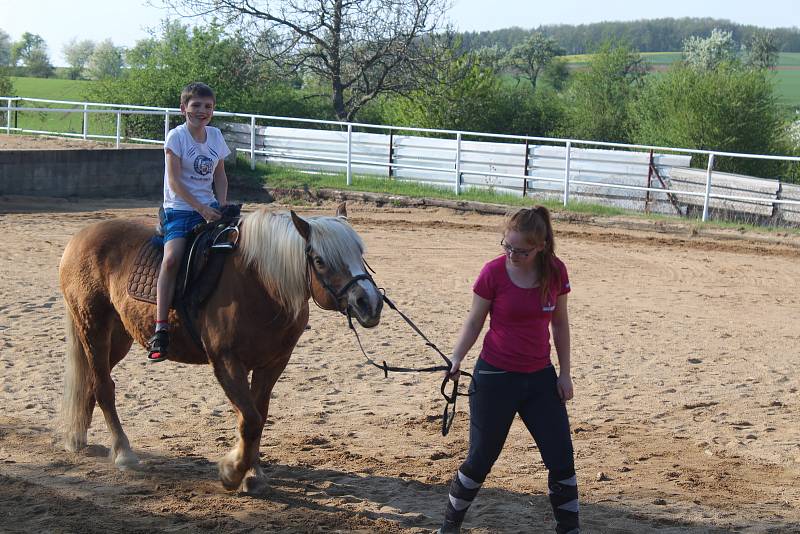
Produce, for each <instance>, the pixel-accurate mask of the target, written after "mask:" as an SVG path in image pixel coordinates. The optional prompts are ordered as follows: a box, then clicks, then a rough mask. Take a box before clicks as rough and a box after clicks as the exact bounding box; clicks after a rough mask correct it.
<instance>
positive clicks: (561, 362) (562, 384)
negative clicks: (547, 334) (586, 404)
mask: <svg viewBox="0 0 800 534" xmlns="http://www.w3.org/2000/svg"><path fill="white" fill-rule="evenodd" d="M550 328H551V330H552V331H553V344H554V345H555V346H556V354H557V355H558V383H557V385H558V394H559V396H560V397H561V400H563V401H568V400H570V399H571V398H572V397H573V395H574V391H573V387H572V377H571V375H570V372H571V369H570V339H569V314H568V313H567V295H566V294H564V295H559V297H558V300H556V309H555V311H554V312H553V319H552V322H551V324H550Z"/></svg>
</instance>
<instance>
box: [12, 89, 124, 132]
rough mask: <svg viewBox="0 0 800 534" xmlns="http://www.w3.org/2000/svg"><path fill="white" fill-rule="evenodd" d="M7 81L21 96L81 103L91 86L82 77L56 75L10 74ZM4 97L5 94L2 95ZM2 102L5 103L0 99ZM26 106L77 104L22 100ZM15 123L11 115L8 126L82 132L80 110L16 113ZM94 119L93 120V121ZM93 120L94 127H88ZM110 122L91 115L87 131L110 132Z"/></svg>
mask: <svg viewBox="0 0 800 534" xmlns="http://www.w3.org/2000/svg"><path fill="white" fill-rule="evenodd" d="M11 83H13V84H14V92H15V93H16V94H17V95H19V96H23V97H28V98H43V99H47V100H69V101H73V102H82V101H85V100H86V96H85V95H86V91H87V89H88V88H89V87H90V86H91V84H92V83H94V82H90V81H85V80H62V79H57V78H19V77H12V78H11ZM3 96H5V95H3ZM3 105H5V102H3ZM26 105H28V106H35V107H38V108H59V109H64V108H66V109H72V108H75V109H79V108H80V106H69V105H65V104H47V103H43V102H34V103H30V102H29V103H26ZM15 115H16V123H15V122H14V120H15V119H14V116H12V119H11V120H12V127H17V128H24V129H26V130H48V131H57V132H64V133H82V132H83V114H82V113H58V114H56V113H50V112H44V111H38V112H27V113H25V112H17V113H16V114H15ZM93 119H94V120H93ZM92 122H94V123H95V124H94V127H92V126H93V125H92ZM112 122H113V120H111V119H110V118H109V117H103V118H100V119H99V118H95V117H94V116H90V120H89V132H90V133H102V134H108V133H112V132H111V131H109V127H110V124H111V123H112Z"/></svg>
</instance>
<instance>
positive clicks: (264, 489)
mask: <svg viewBox="0 0 800 534" xmlns="http://www.w3.org/2000/svg"><path fill="white" fill-rule="evenodd" d="M239 489H240V491H242V492H243V493H246V494H248V495H262V496H263V495H267V494H268V493H270V492H271V490H272V488H271V487H270V485H269V481H268V480H267V477H263V476H246V477H244V480H243V481H242V486H241V488H239Z"/></svg>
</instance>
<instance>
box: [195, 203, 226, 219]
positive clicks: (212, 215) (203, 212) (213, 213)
mask: <svg viewBox="0 0 800 534" xmlns="http://www.w3.org/2000/svg"><path fill="white" fill-rule="evenodd" d="M197 213H199V214H200V216H201V217H203V219H205V220H206V222H214V221H217V220H219V219H220V218H221V217H222V214H221V213H220V212H219V211H217V210H215V209H214V208H212V207H211V206H203V207H202V208H201V209H199V210H197Z"/></svg>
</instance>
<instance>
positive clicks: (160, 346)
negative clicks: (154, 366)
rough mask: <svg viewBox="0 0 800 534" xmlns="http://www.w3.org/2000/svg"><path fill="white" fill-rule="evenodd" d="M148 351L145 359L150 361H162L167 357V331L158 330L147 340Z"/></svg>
mask: <svg viewBox="0 0 800 534" xmlns="http://www.w3.org/2000/svg"><path fill="white" fill-rule="evenodd" d="M147 344H148V347H149V353H148V354H147V361H148V362H150V363H158V362H163V361H164V360H166V359H167V347H169V332H168V331H166V330H159V331H158V332H156V333H155V334H153V337H151V338H150V341H148V343H147Z"/></svg>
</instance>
